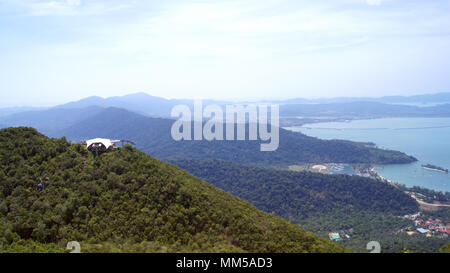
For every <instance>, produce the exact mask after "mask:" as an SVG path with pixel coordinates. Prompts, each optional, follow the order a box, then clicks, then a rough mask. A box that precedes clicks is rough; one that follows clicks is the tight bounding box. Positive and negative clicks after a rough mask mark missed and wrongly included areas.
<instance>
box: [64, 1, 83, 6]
mask: <svg viewBox="0 0 450 273" xmlns="http://www.w3.org/2000/svg"><path fill="white" fill-rule="evenodd" d="M67 4H68V5H69V6H79V5H80V4H81V0H67Z"/></svg>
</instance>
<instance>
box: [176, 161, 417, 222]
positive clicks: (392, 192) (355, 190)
mask: <svg viewBox="0 0 450 273" xmlns="http://www.w3.org/2000/svg"><path fill="white" fill-rule="evenodd" d="M169 162H170V163H173V164H175V165H177V166H179V167H180V168H183V169H185V170H187V171H188V172H190V173H192V174H193V175H195V176H197V177H200V178H202V179H204V180H206V181H208V182H210V183H212V184H213V185H215V186H217V187H218V188H221V189H223V190H225V191H227V192H230V193H232V194H233V195H236V196H238V197H241V198H243V199H245V200H248V201H249V202H250V203H252V204H254V205H255V206H256V207H258V208H259V209H262V210H264V211H267V212H273V213H275V214H276V215H279V216H283V217H285V218H288V219H302V218H306V217H308V216H311V215H315V214H317V213H328V212H332V211H335V210H337V209H340V210H342V209H347V210H348V211H351V210H355V211H362V210H364V211H371V212H382V213H392V214H394V215H404V214H407V213H412V212H415V211H417V210H418V204H417V202H416V201H415V200H414V199H413V198H411V197H410V196H409V195H407V194H405V193H403V192H402V191H400V190H398V189H396V188H395V187H393V186H391V185H389V184H387V183H382V182H379V181H377V180H374V179H371V178H364V177H359V176H349V175H324V174H320V173H313V172H295V171H283V170H275V169H265V168H258V167H250V166H243V165H238V164H235V163H231V162H225V161H220V160H207V161H201V160H188V159H180V160H170V161H169Z"/></svg>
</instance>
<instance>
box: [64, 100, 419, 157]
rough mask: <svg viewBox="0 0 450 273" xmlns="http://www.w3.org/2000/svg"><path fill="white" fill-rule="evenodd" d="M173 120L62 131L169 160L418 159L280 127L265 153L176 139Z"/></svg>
mask: <svg viewBox="0 0 450 273" xmlns="http://www.w3.org/2000/svg"><path fill="white" fill-rule="evenodd" d="M173 122H174V121H173V120H170V119H164V118H151V117H146V116H142V115H139V114H136V113H133V112H130V111H127V110H124V109H119V108H107V109H105V110H104V111H102V112H100V113H98V114H96V115H93V116H91V117H89V118H87V119H86V120H81V121H79V122H78V123H76V124H73V125H72V126H69V127H67V128H66V129H64V130H61V131H60V132H58V134H57V135H55V136H57V137H61V136H66V137H67V138H68V139H70V140H75V141H80V140H84V139H89V138H95V137H106V138H118V139H123V138H125V139H130V140H133V141H134V142H136V143H137V147H138V148H139V149H141V150H142V151H144V152H146V153H147V154H149V155H151V156H155V157H157V158H160V159H164V158H193V159H222V160H228V161H233V162H238V163H252V164H259V165H292V164H296V163H301V162H342V163H344V162H345V163H380V164H383V163H410V162H413V161H415V160H416V159H415V158H414V157H410V156H407V155H405V154H403V153H401V152H397V151H387V150H381V149H376V148H374V147H371V146H370V145H367V143H356V142H351V141H341V140H327V141H324V140H320V139H317V138H313V137H308V136H306V135H304V134H301V133H295V132H291V131H288V130H284V129H281V128H280V145H279V148H278V150H276V151H275V152H261V151H260V144H261V142H260V141H249V140H248V141H207V140H202V141H174V140H173V139H172V137H171V134H170V130H171V126H172V124H173Z"/></svg>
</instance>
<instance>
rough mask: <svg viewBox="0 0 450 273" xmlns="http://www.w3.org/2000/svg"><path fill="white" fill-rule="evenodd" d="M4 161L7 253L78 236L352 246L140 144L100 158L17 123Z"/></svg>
mask: <svg viewBox="0 0 450 273" xmlns="http://www.w3.org/2000/svg"><path fill="white" fill-rule="evenodd" d="M0 162H1V165H0V183H1V184H0V196H1V198H0V234H2V237H0V250H1V251H3V252H64V251H66V250H65V246H66V244H67V242H69V241H78V242H80V244H81V247H82V252H116V251H118V252H144V251H148V252H342V251H344V249H343V248H342V247H341V246H339V245H338V244H335V243H331V242H329V241H328V240H325V239H320V238H318V237H317V236H315V235H314V234H313V233H309V232H306V231H304V230H303V229H302V228H301V227H299V226H298V225H295V224H292V223H289V222H288V221H286V220H284V219H281V218H278V217H276V216H273V215H270V214H268V213H264V212H262V211H259V210H257V209H256V208H255V207H253V206H252V205H250V204H248V203H247V202H246V201H243V200H241V199H239V198H237V197H234V196H232V195H231V194H228V193H226V192H223V191H222V190H219V189H217V188H215V187H214V186H213V185H211V184H208V183H206V182H204V181H202V180H200V179H199V178H196V177H194V176H192V175H190V174H188V173H187V172H185V171H183V170H180V169H179V168H177V167H175V166H172V165H170V164H166V163H162V162H160V161H158V160H156V159H154V158H151V157H149V156H147V155H146V154H144V153H142V152H139V151H138V150H136V149H134V148H132V147H131V146H125V147H124V148H120V149H118V150H115V151H113V152H110V153H105V154H102V155H101V156H99V157H94V156H93V155H92V154H91V153H89V152H88V151H87V150H86V149H85V147H83V146H82V145H78V144H70V143H69V142H67V141H66V140H65V139H64V138H62V139H49V138H47V137H45V136H43V135H41V134H40V133H38V132H37V131H36V130H34V129H31V128H23V127H21V128H9V129H3V130H0ZM45 177H48V178H49V181H48V182H47V181H45V180H46V179H45ZM40 178H42V179H43V181H44V182H43V184H44V190H43V191H41V192H38V191H37V190H36V185H37V184H38V183H39V181H40Z"/></svg>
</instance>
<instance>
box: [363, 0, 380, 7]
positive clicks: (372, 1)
mask: <svg viewBox="0 0 450 273" xmlns="http://www.w3.org/2000/svg"><path fill="white" fill-rule="evenodd" d="M366 3H367V5H369V6H379V5H381V0H366Z"/></svg>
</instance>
